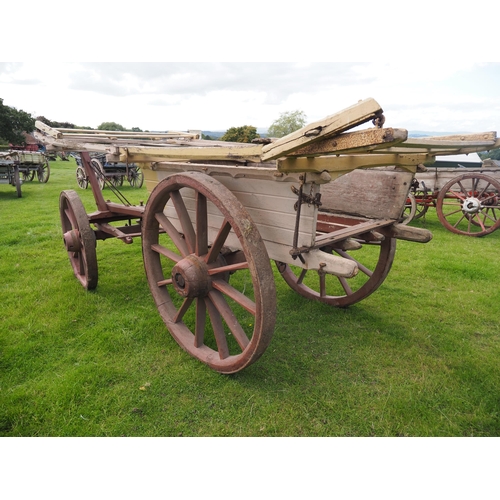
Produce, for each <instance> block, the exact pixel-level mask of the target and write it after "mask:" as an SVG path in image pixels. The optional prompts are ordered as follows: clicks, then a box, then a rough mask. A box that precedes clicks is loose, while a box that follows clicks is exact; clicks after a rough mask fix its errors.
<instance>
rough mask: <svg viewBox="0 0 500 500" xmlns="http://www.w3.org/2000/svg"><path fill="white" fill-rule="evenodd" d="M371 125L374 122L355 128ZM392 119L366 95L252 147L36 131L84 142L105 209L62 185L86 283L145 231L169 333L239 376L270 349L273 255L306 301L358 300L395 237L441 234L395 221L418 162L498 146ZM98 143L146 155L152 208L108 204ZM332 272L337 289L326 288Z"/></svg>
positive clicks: (485, 138)
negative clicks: (104, 244)
mask: <svg viewBox="0 0 500 500" xmlns="http://www.w3.org/2000/svg"><path fill="white" fill-rule="evenodd" d="M368 121H373V124H374V125H375V127H374V128H369V129H364V130H358V131H350V130H352V129H354V128H355V127H357V126H359V125H362V124H364V123H366V122H368ZM384 121H385V118H384V117H383V114H382V109H381V107H380V106H379V105H378V103H377V102H376V101H374V100H373V99H367V100H365V101H360V102H358V103H357V104H355V105H354V106H351V107H349V108H346V109H345V110H343V111H340V112H338V113H336V114H334V115H330V116H328V117H327V118H325V119H324V120H321V121H319V122H315V123H312V124H310V125H308V126H306V127H304V128H302V129H300V130H298V131H296V132H294V133H292V134H290V135H288V136H286V137H284V138H281V139H277V140H267V141H263V142H262V143H257V144H239V143H223V142H216V141H202V140H200V139H199V135H197V134H193V133H180V132H174V133H165V134H155V135H151V134H149V135H148V134H144V133H138V134H134V133H128V132H104V131H83V130H71V129H59V130H56V129H51V128H49V127H47V126H46V125H44V124H41V123H39V122H37V127H38V128H39V131H40V132H39V133H38V134H37V139H38V140H39V141H41V142H43V143H44V144H46V145H47V148H48V149H53V150H65V151H81V152H82V153H81V157H82V164H83V167H84V169H85V173H86V175H87V176H88V178H89V182H90V184H91V187H92V190H93V194H94V197H95V200H96V205H97V211H96V212H94V213H92V214H87V213H86V212H85V210H84V209H83V205H82V204H81V202H80V201H79V198H78V196H77V195H76V193H75V192H74V191H65V192H63V193H61V201H60V212H61V221H62V226H63V237H64V242H65V246H66V250H67V252H68V256H69V258H70V262H71V263H72V266H73V270H74V272H75V275H76V276H77V277H78V279H79V280H80V281H81V283H82V284H83V286H85V287H86V288H88V289H92V288H95V287H96V286H97V260H96V252H95V242H96V240H97V239H106V238H109V237H117V238H119V239H122V241H124V242H126V243H130V242H131V241H132V240H133V238H134V237H135V236H141V238H142V248H143V258H144V267H145V270H146V275H147V278H148V283H149V286H150V289H151V292H152V295H153V298H154V300H155V302H156V305H157V308H158V311H159V313H160V315H161V317H162V319H163V320H164V322H165V325H166V327H167V329H168V330H169V331H170V333H171V334H172V335H173V337H174V338H175V340H176V341H177V342H178V343H179V344H180V345H181V346H182V347H183V348H184V349H185V350H186V351H188V352H189V353H190V354H191V355H193V356H194V357H196V358H197V359H199V360H201V361H202V362H204V363H206V364H208V365H209V366H210V367H212V368H213V369H215V370H217V371H219V372H221V373H234V372H237V371H239V370H241V369H243V368H245V367H247V366H249V365H250V364H252V363H253V362H254V361H256V360H257V359H258V358H259V357H260V356H261V355H262V353H263V352H264V350H265V349H266V347H267V346H268V344H269V342H270V339H271V336H272V332H273V330H274V322H275V316H276V311H275V310H276V291H275V285H274V278H273V272H272V270H271V267H270V260H273V261H275V262H276V264H277V267H278V269H279V271H280V273H281V275H282V276H283V278H284V279H285V281H286V282H287V283H288V284H289V285H290V287H291V288H292V289H294V290H295V291H297V292H298V293H300V294H301V295H303V296H305V297H307V298H310V299H313V300H318V301H321V302H324V303H327V304H330V305H333V306H339V307H345V306H349V305H351V304H354V303H356V302H359V301H360V300H363V299H364V298H366V297H367V296H369V295H370V294H371V293H373V291H375V290H376V289H377V288H378V287H379V286H380V284H381V283H382V282H383V281H384V279H385V278H386V276H387V274H388V272H389V270H390V268H391V264H392V261H393V259H394V255H395V248H396V247H395V243H396V240H397V239H404V240H408V241H414V242H420V243H425V242H427V241H429V240H430V239H431V237H432V235H431V233H430V232H429V231H426V230H424V229H419V228H412V227H408V226H403V225H401V224H398V221H399V219H400V217H401V214H402V212H403V209H404V206H405V202H406V199H407V196H408V192H409V189H410V186H411V182H412V180H413V177H414V174H415V171H416V169H417V166H418V165H419V164H422V163H425V162H429V161H431V160H432V159H433V158H434V156H435V155H436V154H440V155H443V154H456V153H457V152H462V151H464V152H466V151H469V150H470V151H473V150H474V151H478V150H479V151H481V150H483V149H485V143H487V144H488V146H489V147H490V148H491V147H498V146H500V143H499V142H498V141H497V140H496V135H494V134H491V133H488V134H486V135H482V136H479V135H474V136H466V137H461V138H444V139H443V138H436V139H431V140H424V141H423V142H422V143H416V142H415V141H409V140H408V137H407V132H406V130H404V129H393V128H383V127H382V125H383V124H384ZM89 151H93V152H101V153H102V152H104V153H106V158H107V160H108V161H110V162H125V163H127V164H128V163H137V164H138V165H140V167H141V169H142V171H143V172H144V175H145V179H146V185H147V188H148V190H149V191H150V197H149V199H148V201H147V203H146V206H145V207H142V206H139V207H136V206H127V205H125V204H123V203H122V204H120V203H113V202H109V201H105V200H104V198H103V196H102V193H101V190H100V186H99V182H98V179H97V175H96V169H95V168H93V166H92V163H91V158H90V156H89ZM364 169H367V170H364ZM132 220H133V221H135V223H132ZM120 221H127V223H126V224H124V225H122V226H117V225H116V223H117V222H120ZM91 225H92V226H93V228H94V229H92V228H91ZM365 249H369V251H371V250H372V249H374V251H375V260H374V261H373V260H372V261H370V262H371V264H369V263H364V262H363V261H362V259H359V258H358V257H356V256H355V255H357V252H361V253H362V252H363V251H364V250H365ZM244 273H248V274H244ZM241 275H243V280H242V281H241V282H239V281H238V280H239V276H241ZM245 276H246V277H245ZM360 276H361V277H363V279H362V280H361V282H360V284H359V285H356V286H355V287H353V286H352V284H351V283H352V282H353V280H356V279H358V278H359V277H360ZM330 278H331V280H332V281H333V282H334V285H335V286H339V287H340V292H336V291H331V290H333V288H330V286H331V284H330V281H329V280H330ZM238 283H240V284H239V285H238ZM248 288H250V289H251V290H250V291H249V290H248ZM245 314H246V315H249V316H248V317H246V316H245ZM242 318H243V319H242ZM233 351H234V352H233Z"/></svg>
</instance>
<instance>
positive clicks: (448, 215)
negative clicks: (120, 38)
mask: <svg viewBox="0 0 500 500" xmlns="http://www.w3.org/2000/svg"><path fill="white" fill-rule="evenodd" d="M461 211H462V207H460V208H459V209H458V210H453V212H446V213H444V212H443V215H444V216H445V217H450V216H451V215H455V214H458V213H460V212H461Z"/></svg>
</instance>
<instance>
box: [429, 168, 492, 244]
mask: <svg viewBox="0 0 500 500" xmlns="http://www.w3.org/2000/svg"><path fill="white" fill-rule="evenodd" d="M499 195H500V183H499V182H498V181H496V180H495V179H493V178H491V177H489V176H487V175H484V174H463V175H460V176H458V177H455V179H452V180H451V181H449V182H448V183H446V184H445V185H444V186H443V187H442V189H441V190H440V191H439V194H438V197H437V203H436V211H437V215H438V218H439V221H440V222H441V224H442V225H443V226H444V227H445V228H446V229H448V230H449V231H451V232H453V233H456V234H462V235H466V236H476V237H480V236H485V235H487V234H490V233H492V232H493V231H495V230H496V229H498V227H500V204H499Z"/></svg>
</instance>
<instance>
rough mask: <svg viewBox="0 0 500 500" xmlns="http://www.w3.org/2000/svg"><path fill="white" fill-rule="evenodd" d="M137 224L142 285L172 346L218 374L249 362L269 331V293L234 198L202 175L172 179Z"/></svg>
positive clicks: (252, 233)
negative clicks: (140, 227) (145, 282)
mask: <svg viewBox="0 0 500 500" xmlns="http://www.w3.org/2000/svg"><path fill="white" fill-rule="evenodd" d="M142 224H143V233H142V245H143V257H144V267H145V270H146V275H147V279H148V283H149V287H150V289H151V293H152V295H153V298H154V300H155V303H156V306H157V308H158V311H159V313H160V315H161V317H162V319H163V321H164V323H165V325H166V327H167V329H168V330H169V331H170V333H171V334H172V336H173V337H174V339H175V340H176V341H177V343H178V344H179V345H180V346H181V347H182V348H183V349H185V350H186V351H187V352H188V353H189V354H191V355H192V356H194V357H195V358H197V359H199V360H200V361H202V362H203V363H206V364H207V365H209V366H210V367H211V368H212V369H214V370H216V371H218V372H220V373H235V372H238V371H240V370H242V369H243V368H245V367H247V366H249V365H250V364H252V363H253V362H255V361H256V360H257V359H258V358H259V357H260V356H261V355H262V354H263V352H264V351H265V349H266V348H267V346H268V345H269V342H270V341H271V337H272V334H273V331H274V323H275V316H276V291H275V283H274V278H273V273H272V269H271V265H270V262H269V257H268V255H267V251H266V248H265V246H264V243H263V241H262V239H261V237H260V234H259V232H258V230H257V227H256V226H255V224H254V223H253V222H252V220H251V218H250V216H249V214H248V212H247V211H246V209H245V208H244V207H243V206H242V205H241V203H240V202H239V201H238V199H237V198H236V197H235V196H234V194H233V193H231V191H229V190H228V189H227V188H226V187H224V186H223V185H222V184H221V183H220V182H218V181H217V180H215V179H213V178H212V177H210V176H208V175H206V174H202V173H198V172H188V173H181V174H174V175H172V176H170V177H168V178H167V179H164V180H163V181H161V182H160V183H159V184H158V185H157V186H156V188H155V189H154V190H153V191H152V193H151V196H150V198H149V200H148V203H147V205H146V210H145V212H144V217H143V222H142ZM230 277H231V279H230Z"/></svg>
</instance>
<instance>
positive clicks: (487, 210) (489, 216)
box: [483, 208, 498, 223]
mask: <svg viewBox="0 0 500 500" xmlns="http://www.w3.org/2000/svg"><path fill="white" fill-rule="evenodd" d="M491 213H492V214H493V217H492V216H491V215H490V209H489V208H487V209H486V210H485V211H484V212H483V214H484V219H483V222H486V219H487V218H488V219H490V220H491V222H493V223H495V222H496V221H497V220H498V217H497V214H496V212H495V209H494V208H492V209H491Z"/></svg>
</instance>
